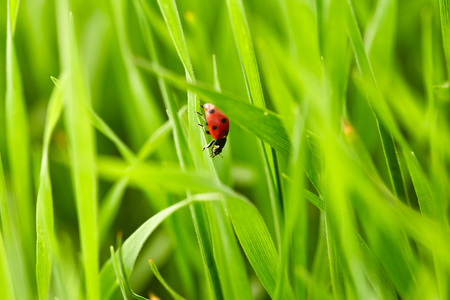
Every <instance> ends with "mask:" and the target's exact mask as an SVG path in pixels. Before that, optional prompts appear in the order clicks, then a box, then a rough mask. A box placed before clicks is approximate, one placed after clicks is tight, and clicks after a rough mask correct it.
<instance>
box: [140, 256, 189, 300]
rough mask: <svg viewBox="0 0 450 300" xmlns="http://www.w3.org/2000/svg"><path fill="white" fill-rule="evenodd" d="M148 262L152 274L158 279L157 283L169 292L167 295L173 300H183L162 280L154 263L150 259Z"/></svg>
mask: <svg viewBox="0 0 450 300" xmlns="http://www.w3.org/2000/svg"><path fill="white" fill-rule="evenodd" d="M148 262H149V264H150V268H151V269H152V272H153V274H154V275H155V277H156V278H157V279H158V281H159V282H160V283H161V284H162V285H163V286H164V288H165V289H166V290H167V292H169V294H170V295H171V296H172V297H173V299H175V300H184V299H185V298H183V297H181V296H180V295H178V293H177V292H175V291H174V290H173V289H172V288H171V287H170V286H169V285H168V284H167V282H166V281H165V280H164V278H163V277H162V276H161V273H159V270H158V268H157V267H156V265H155V263H154V262H153V260H152V259H151V258H149V259H148Z"/></svg>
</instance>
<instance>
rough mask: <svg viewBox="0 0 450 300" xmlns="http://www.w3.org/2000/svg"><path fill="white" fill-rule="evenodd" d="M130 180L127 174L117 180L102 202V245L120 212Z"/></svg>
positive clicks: (100, 219)
mask: <svg viewBox="0 0 450 300" xmlns="http://www.w3.org/2000/svg"><path fill="white" fill-rule="evenodd" d="M128 181H129V179H128V177H127V176H125V177H123V178H122V179H119V180H118V181H116V182H115V183H114V185H113V186H112V187H111V189H110V190H109V191H108V193H107V194H106V196H105V198H104V199H103V201H102V202H101V204H100V210H99V214H98V218H99V239H100V245H103V244H104V243H105V240H106V238H107V236H108V233H109V231H110V230H111V225H112V224H113V222H114V220H115V218H116V216H117V214H118V213H119V208H120V204H121V202H122V201H121V200H122V197H123V194H124V193H125V190H126V188H127V186H128Z"/></svg>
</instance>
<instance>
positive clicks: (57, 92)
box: [36, 87, 62, 299]
mask: <svg viewBox="0 0 450 300" xmlns="http://www.w3.org/2000/svg"><path fill="white" fill-rule="evenodd" d="M61 111H62V91H61V89H60V88H59V87H55V88H54V90H53V93H52V95H51V97H50V101H49V104H48V108H47V116H46V125H45V130H44V140H43V146H42V148H43V149H42V162H41V171H40V184H39V189H38V197H37V203H36V234H37V242H36V279H37V288H38V295H39V299H47V298H48V293H49V285H50V274H51V268H52V260H53V258H52V257H53V255H54V251H53V250H52V248H53V247H56V246H57V243H56V237H55V233H54V228H53V223H54V216H53V196H52V186H51V178H50V171H49V161H48V160H49V147H50V139H51V137H52V134H53V131H54V129H55V126H56V124H57V123H58V121H59V118H60V116H61Z"/></svg>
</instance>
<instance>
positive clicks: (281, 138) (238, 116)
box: [136, 58, 291, 156]
mask: <svg viewBox="0 0 450 300" xmlns="http://www.w3.org/2000/svg"><path fill="white" fill-rule="evenodd" d="M136 64H138V65H139V66H140V67H142V68H143V69H145V70H147V71H150V72H152V73H155V74H158V75H160V76H161V77H163V78H165V79H167V80H168V81H170V82H171V83H172V84H174V85H175V86H176V87H177V88H180V89H189V90H192V91H194V92H196V93H198V94H199V95H201V96H203V97H204V98H206V99H208V101H210V102H211V103H214V104H215V105H217V106H218V107H220V109H221V110H223V111H224V112H225V113H226V114H227V116H228V118H229V119H230V121H232V122H233V123H234V124H236V125H238V126H239V127H241V128H242V129H244V130H245V131H248V132H249V133H252V134H255V135H256V136H257V137H259V138H260V139H261V140H263V141H265V142H267V143H268V144H270V145H271V146H272V147H273V148H274V149H276V150H278V151H280V153H282V154H283V155H286V156H289V155H290V153H291V142H290V140H289V137H288V135H287V133H286V129H285V128H284V125H283V121H282V119H281V117H280V116H278V115H277V114H275V113H273V112H271V111H269V110H266V109H262V108H258V107H255V106H254V105H251V104H248V103H246V102H244V100H242V99H240V98H239V97H237V96H235V95H232V94H229V93H226V92H217V91H216V90H215V89H214V88H213V87H212V86H210V85H208V84H204V83H200V82H197V83H195V84H193V83H187V82H186V81H185V80H184V79H183V78H181V77H180V76H177V75H175V74H174V73H172V72H170V71H169V70H167V69H165V68H163V67H161V66H158V65H156V64H154V63H151V62H149V61H147V60H145V59H142V58H138V59H136ZM248 124H258V126H249V125H248Z"/></svg>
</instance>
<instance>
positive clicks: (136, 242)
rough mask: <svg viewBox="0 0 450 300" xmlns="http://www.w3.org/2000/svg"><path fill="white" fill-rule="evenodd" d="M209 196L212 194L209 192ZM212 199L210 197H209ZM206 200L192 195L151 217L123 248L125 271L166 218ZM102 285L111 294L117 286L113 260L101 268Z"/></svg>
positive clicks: (200, 196) (128, 269)
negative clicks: (194, 202) (190, 205)
mask: <svg viewBox="0 0 450 300" xmlns="http://www.w3.org/2000/svg"><path fill="white" fill-rule="evenodd" d="M207 196H210V194H208V195H207ZM208 199H210V198H208ZM195 200H199V201H202V200H203V201H205V197H202V195H199V196H198V197H197V196H196V195H192V197H191V198H190V199H187V200H183V201H180V202H178V203H176V204H174V205H172V206H170V207H168V208H166V209H164V210H162V211H160V212H159V213H157V214H156V215H154V216H153V217H151V218H150V219H149V220H147V222H145V223H144V224H142V225H141V226H140V227H139V228H138V229H137V230H136V231H135V232H134V233H133V234H132V235H131V236H130V237H129V238H128V239H127V240H126V241H125V242H124V243H123V248H122V253H123V263H124V267H125V272H126V273H128V274H129V273H130V272H131V271H132V269H133V267H134V264H135V262H136V259H137V256H138V254H139V252H140V251H141V249H142V247H143V245H144V243H145V241H146V240H147V239H148V237H149V236H150V235H151V234H152V233H153V231H154V230H155V229H156V228H157V227H158V226H159V224H161V223H162V222H163V221H164V220H165V219H167V218H168V217H169V216H171V215H172V214H173V213H174V212H176V211H177V210H179V209H181V208H183V207H186V206H188V205H189V204H191V203H192V202H193V201H195ZM100 278H101V285H102V294H103V295H108V294H111V290H112V289H115V288H117V281H116V278H115V274H114V268H113V265H112V263H111V260H109V261H108V262H106V263H105V264H104V265H103V267H102V270H101V277H100Z"/></svg>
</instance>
